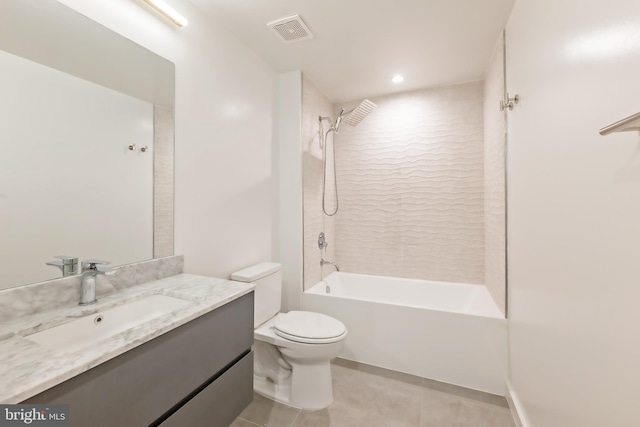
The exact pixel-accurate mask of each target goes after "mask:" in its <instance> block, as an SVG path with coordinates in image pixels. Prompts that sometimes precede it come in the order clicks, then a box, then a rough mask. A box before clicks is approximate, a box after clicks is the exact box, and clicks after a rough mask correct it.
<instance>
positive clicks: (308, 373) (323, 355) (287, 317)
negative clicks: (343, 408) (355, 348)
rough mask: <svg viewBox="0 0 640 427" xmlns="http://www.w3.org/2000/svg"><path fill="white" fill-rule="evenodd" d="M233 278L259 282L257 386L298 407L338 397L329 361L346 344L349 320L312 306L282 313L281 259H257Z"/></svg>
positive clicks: (318, 405)
mask: <svg viewBox="0 0 640 427" xmlns="http://www.w3.org/2000/svg"><path fill="white" fill-rule="evenodd" d="M231 279H232V280H236V281H239V282H250V283H253V284H255V285H256V288H255V306H254V314H255V317H254V325H253V326H254V334H253V337H254V346H253V349H254V361H255V362H254V371H253V387H254V390H255V391H256V392H257V393H259V394H261V395H263V396H266V397H268V398H270V399H273V400H276V401H278V402H282V403H285V404H287V405H290V406H295V407H296V408H302V409H323V408H326V407H327V406H329V405H330V404H331V402H333V386H332V384H331V366H330V363H329V361H330V360H331V359H333V358H334V357H336V356H337V355H338V353H339V352H340V350H341V349H342V347H343V345H344V339H345V338H346V336H347V328H346V327H345V326H344V324H343V323H342V322H340V321H339V320H336V319H334V318H333V317H329V316H326V315H324V314H320V313H312V312H309V311H291V312H289V313H279V311H280V307H281V302H280V297H281V294H282V273H281V272H280V264H275V263H263V264H258V265H254V266H252V267H249V268H245V269H244V270H241V271H237V272H235V273H233V274H232V275H231Z"/></svg>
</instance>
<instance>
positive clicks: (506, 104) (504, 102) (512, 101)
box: [500, 92, 520, 111]
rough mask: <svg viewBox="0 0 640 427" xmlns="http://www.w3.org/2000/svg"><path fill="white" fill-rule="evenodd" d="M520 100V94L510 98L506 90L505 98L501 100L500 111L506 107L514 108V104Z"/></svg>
mask: <svg viewBox="0 0 640 427" xmlns="http://www.w3.org/2000/svg"><path fill="white" fill-rule="evenodd" d="M519 102H520V95H516V96H514V97H513V98H509V93H508V92H505V94H504V99H503V100H500V111H504V110H506V109H509V110H513V106H514V105H515V104H517V103H519Z"/></svg>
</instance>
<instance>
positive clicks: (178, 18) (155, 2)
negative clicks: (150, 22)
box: [144, 0, 189, 27]
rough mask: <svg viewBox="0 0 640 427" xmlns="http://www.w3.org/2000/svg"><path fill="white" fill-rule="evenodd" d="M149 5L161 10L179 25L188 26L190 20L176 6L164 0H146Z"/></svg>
mask: <svg viewBox="0 0 640 427" xmlns="http://www.w3.org/2000/svg"><path fill="white" fill-rule="evenodd" d="M144 1H145V3H147V4H148V5H149V6H151V7H153V8H154V9H155V10H157V11H158V12H160V13H161V14H162V15H163V16H165V17H166V18H167V19H168V20H170V21H171V22H173V23H174V24H176V25H177V26H178V27H186V26H187V24H188V23H189V21H187V18H185V17H184V16H182V15H180V14H179V13H178V12H176V10H175V9H174V8H172V7H171V6H169V5H168V4H166V3H165V2H163V1H162V0H144Z"/></svg>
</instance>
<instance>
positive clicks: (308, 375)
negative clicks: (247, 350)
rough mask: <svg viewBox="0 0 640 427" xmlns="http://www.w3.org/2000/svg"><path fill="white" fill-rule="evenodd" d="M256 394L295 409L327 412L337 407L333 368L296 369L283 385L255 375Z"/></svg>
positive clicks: (327, 366) (302, 367) (302, 366)
mask: <svg viewBox="0 0 640 427" xmlns="http://www.w3.org/2000/svg"><path fill="white" fill-rule="evenodd" d="M253 390H254V391H255V392H256V393H258V394H259V395H261V396H264V397H267V398H269V399H271V400H275V401H276V402H280V403H283V404H285V405H288V406H292V407H294V408H299V409H307V410H320V409H324V408H326V407H327V406H329V405H331V403H333V384H332V382H331V364H330V363H329V362H327V363H321V364H314V365H311V366H309V365H298V366H295V365H294V367H293V370H292V374H291V376H290V377H289V378H287V379H286V380H284V381H283V382H282V383H280V384H276V383H274V382H273V381H271V380H270V379H268V378H265V377H260V376H258V375H254V376H253ZM292 390H293V393H292V392H291V391H292Z"/></svg>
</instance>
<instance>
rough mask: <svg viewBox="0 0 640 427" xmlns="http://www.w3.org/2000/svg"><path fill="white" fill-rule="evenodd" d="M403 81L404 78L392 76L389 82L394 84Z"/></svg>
mask: <svg viewBox="0 0 640 427" xmlns="http://www.w3.org/2000/svg"><path fill="white" fill-rule="evenodd" d="M403 80H404V77H403V76H401V75H400V74H398V75H395V76H393V78H392V79H391V81H392V82H394V83H401V82H402V81H403Z"/></svg>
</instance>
